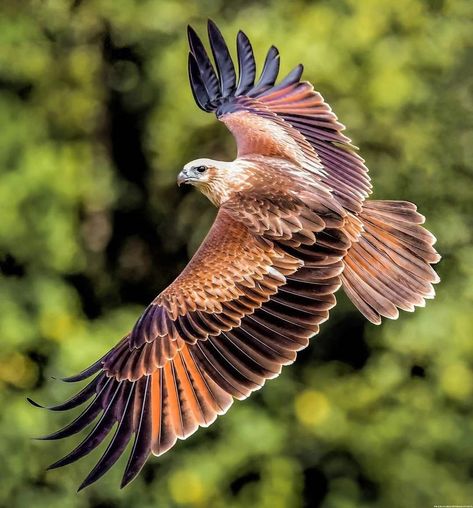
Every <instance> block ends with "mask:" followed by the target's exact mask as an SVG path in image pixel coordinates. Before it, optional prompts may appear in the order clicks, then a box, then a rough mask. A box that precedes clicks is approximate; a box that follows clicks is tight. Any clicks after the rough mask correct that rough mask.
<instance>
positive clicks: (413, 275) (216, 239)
mask: <svg viewBox="0 0 473 508" xmlns="http://www.w3.org/2000/svg"><path fill="white" fill-rule="evenodd" d="M208 36H209V42H210V48H211V52H212V55H213V63H212V61H211V59H210V57H209V54H208V53H207V51H206V49H205V48H204V45H203V43H202V41H201V40H200V39H199V37H198V36H197V34H196V32H195V31H194V30H193V29H192V28H191V27H189V28H188V37H189V46H190V51H189V63H188V64H189V79H190V85H191V90H192V93H193V95H194V99H195V101H196V103H197V105H198V106H199V107H200V108H201V109H203V110H204V111H206V112H213V113H215V114H216V116H217V118H218V119H219V120H220V121H222V122H223V123H224V124H225V125H226V126H227V127H228V129H229V130H230V131H231V133H232V134H233V136H234V137H235V139H236V143H237V149H238V154H237V157H236V159H235V160H233V161H231V162H223V161H216V160H211V159H197V160H194V161H192V162H190V163H188V164H186V166H185V167H184V169H183V170H182V171H181V172H180V173H179V176H178V177H177V182H178V184H179V185H181V184H190V185H193V186H194V187H196V188H197V189H199V190H200V191H201V192H202V193H203V194H204V195H205V196H207V197H208V199H209V200H210V201H211V202H212V203H213V204H214V205H215V206H216V207H217V208H218V213H217V216H216V218H215V221H214V223H213V225H212V227H211V229H210V231H209V232H208V234H207V236H206V238H205V239H204V241H203V242H202V245H201V246H200V247H199V249H198V250H197V252H196V253H195V254H194V256H193V258H192V259H191V260H190V262H189V264H188V265H187V266H186V268H185V269H184V270H183V271H182V273H181V274H180V275H179V276H178V277H177V278H176V280H175V281H174V282H173V283H172V284H171V285H170V286H169V287H167V288H166V289H164V291H162V292H161V293H160V294H159V295H158V296H157V297H156V298H155V299H154V300H153V301H152V302H151V304H150V305H149V306H148V307H147V308H146V310H145V311H144V312H143V314H142V315H141V317H140V318H139V319H138V321H137V322H136V324H135V325H134V327H133V329H132V330H131V332H130V333H128V334H127V335H126V336H125V337H124V338H123V339H122V340H121V341H120V342H119V343H118V344H117V345H116V346H115V347H114V348H112V349H111V350H110V351H109V352H108V353H106V354H105V355H104V356H103V357H102V358H101V359H100V360H98V361H97V362H95V363H94V364H93V365H91V366H90V367H89V368H87V369H86V370H84V371H83V372H81V373H80V374H78V375H76V376H72V377H69V378H66V379H65V380H66V381H68V382H77V381H82V380H85V379H87V378H90V377H92V376H95V377H93V379H92V380H91V381H90V382H89V383H88V384H87V385H86V386H85V388H83V389H82V390H80V391H79V393H77V394H76V395H75V396H73V397H72V398H70V399H69V400H68V401H66V402H64V403H63V404H60V405H57V406H53V407H50V408H49V409H52V410H54V411H65V410H69V409H73V408H75V407H77V406H79V405H81V404H84V403H86V402H87V403H88V405H87V407H86V408H85V409H84V411H83V412H82V413H81V414H80V415H79V416H78V417H77V418H76V419H75V420H73V421H72V422H71V423H70V424H69V425H67V426H66V427H64V428H63V429H61V430H59V431H57V432H55V433H53V434H50V435H49V436H45V437H44V438H42V439H59V438H65V437H68V436H71V435H73V434H76V433H78V432H80V431H81V430H83V429H84V428H86V427H87V426H89V425H91V424H92V422H94V421H96V423H95V425H94V426H93V427H92V430H90V433H89V434H88V435H87V436H86V437H85V439H84V440H83V441H82V442H81V443H80V444H79V445H78V446H77V447H76V448H75V449H74V450H72V451H71V452H70V453H69V454H68V455H66V456H65V457H64V458H62V459H61V460H59V461H57V462H56V463H54V464H52V465H51V466H50V468H57V467H60V466H64V465H66V464H70V463H72V462H74V461H76V460H78V459H80V458H81V457H83V456H85V455H87V454H88V453H90V452H91V451H92V450H94V449H95V448H96V447H97V446H99V445H100V444H101V442H102V441H103V440H104V439H105V438H106V437H107V435H108V434H109V433H110V432H111V431H112V428H113V427H115V430H114V435H113V437H112V439H111V441H110V443H109V445H108V446H107V447H106V449H105V451H104V453H103V455H102V457H101V458H100V460H99V461H98V463H97V464H96V465H95V467H94V468H93V469H92V471H91V472H90V473H89V475H88V476H87V478H86V479H85V480H84V482H83V483H82V484H81V486H80V487H79V489H81V488H84V487H86V486H88V485H90V484H91V483H93V482H95V481H96V480H97V479H99V478H100V477H101V476H102V475H103V474H104V473H105V472H107V471H108V470H109V469H110V467H112V465H113V464H114V463H115V462H116V461H117V459H118V458H119V457H120V455H121V454H122V453H123V451H124V450H125V448H126V446H127V445H128V443H129V442H130V440H131V439H133V446H132V450H131V453H130V456H129V459H128V463H127V465H126V468H125V472H124V475H123V480H122V487H123V486H125V485H126V484H128V483H129V482H130V481H131V480H132V479H133V478H134V477H135V476H136V475H137V474H138V473H139V471H140V470H141V468H142V467H143V465H144V464H145V462H146V460H147V458H148V457H149V455H150V454H153V455H156V456H159V455H162V454H163V453H165V452H166V451H168V450H169V449H170V448H172V447H173V446H174V444H175V443H176V441H177V440H178V439H185V438H187V437H189V436H190V435H191V434H193V433H194V432H195V431H196V430H197V429H198V428H199V427H207V426H209V425H210V424H211V423H212V422H213V421H214V420H215V419H216V418H217V416H218V415H222V414H224V413H225V412H226V411H227V410H228V408H229V407H230V406H231V405H232V403H233V400H234V399H240V400H241V399H245V398H247V397H248V396H249V395H250V394H251V393H252V392H253V391H255V390H258V389H259V388H261V387H262V386H263V385H264V383H265V381H266V380H267V379H272V378H275V377H277V376H278V375H279V374H280V372H281V369H282V367H283V365H288V364H291V363H293V362H294V361H295V360H296V356H297V352H298V351H300V350H301V349H303V348H305V347H306V346H307V345H308V344H309V339H310V338H311V337H312V336H314V335H315V334H316V333H317V332H318V331H319V327H320V324H321V323H322V322H324V321H325V320H327V319H328V317H329V311H330V309H331V308H332V307H333V306H334V305H335V303H336V300H335V293H336V292H337V290H339V289H340V288H343V290H344V291H345V293H346V294H347V295H348V297H349V298H350V300H351V301H352V302H353V304H354V305H355V306H356V307H357V308H358V309H359V311H360V312H361V313H362V314H363V315H364V316H365V317H366V318H367V319H368V320H369V321H371V322H372V323H375V324H379V323H380V322H381V318H382V317H386V318H391V319H396V318H397V317H398V315H399V311H398V310H399V309H402V310H406V311H413V310H414V308H415V307H416V306H424V305H425V299H428V298H432V297H433V296H434V289H433V286H432V285H433V284H434V283H437V282H438V281H439V278H438V276H437V274H436V273H435V271H434V270H433V269H432V267H431V264H434V263H436V262H438V261H439V259H440V256H439V255H438V254H437V252H436V251H435V249H434V248H433V244H434V242H435V238H434V237H433V235H432V234H431V233H429V232H428V231H427V230H426V229H424V228H423V227H422V226H421V224H422V223H423V222H424V217H423V216H422V215H420V214H419V213H418V212H417V210H416V206H415V205H414V204H412V203H408V202H405V201H376V200H368V199H367V198H368V196H369V194H370V192H371V183H370V178H369V176H368V170H367V168H366V166H365V165H364V161H363V159H362V158H361V157H360V156H359V155H358V153H357V151H356V148H355V147H354V146H353V145H352V144H351V140H350V139H349V138H348V137H347V136H345V135H344V134H343V132H342V131H343V130H344V126H343V125H342V124H341V123H340V122H339V121H338V120H337V117H336V116H335V114H334V113H333V112H332V110H331V108H330V106H329V105H328V104H327V103H326V102H325V101H324V99H323V98H322V96H321V95H320V94H319V93H318V92H316V91H315V90H314V88H313V86H312V85H311V84H310V83H308V82H307V81H301V76H302V70H303V68H302V65H298V66H297V67H295V68H294V70H293V71H292V72H290V73H289V74H288V75H287V76H286V77H284V78H283V79H282V80H281V81H279V82H276V79H277V76H278V71H279V52H278V50H277V49H276V48H275V47H274V46H272V47H271V48H270V49H269V51H268V53H267V56H266V59H265V62H264V65H263V69H262V71H261V74H260V76H259V78H258V79H257V80H256V64H255V58H254V55H253V50H252V47H251V44H250V41H249V40H248V38H247V36H246V35H245V34H244V33H243V32H241V31H240V32H239V33H238V36H237V41H236V43H237V59H238V73H237V72H236V71H235V65H234V62H233V61H232V58H231V57H230V53H229V50H228V47H227V45H226V43H225V41H224V39H223V37H222V34H221V33H220V31H219V30H218V28H217V27H216V25H215V24H214V23H213V22H212V21H209V23H208ZM31 402H32V401H31ZM33 404H35V405H38V404H36V403H33Z"/></svg>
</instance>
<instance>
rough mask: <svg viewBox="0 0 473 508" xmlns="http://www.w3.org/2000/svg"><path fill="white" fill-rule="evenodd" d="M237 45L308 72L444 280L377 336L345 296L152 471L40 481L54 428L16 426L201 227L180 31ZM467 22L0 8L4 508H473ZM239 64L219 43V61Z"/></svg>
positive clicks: (135, 305) (200, 6) (221, 153)
mask: <svg viewBox="0 0 473 508" xmlns="http://www.w3.org/2000/svg"><path fill="white" fill-rule="evenodd" d="M207 17H211V18H213V19H214V20H215V21H216V22H217V23H218V24H219V25H220V27H221V29H222V31H223V32H224V34H225V35H226V37H227V38H228V39H229V40H230V41H231V40H232V39H233V37H234V36H235V35H236V31H237V29H239V28H242V29H244V30H245V32H246V33H247V34H248V35H249V36H250V38H251V40H252V41H253V43H254V46H255V51H256V54H257V56H258V59H259V61H260V62H261V60H262V58H263V56H264V52H265V50H266V49H267V47H268V46H269V45H270V44H275V45H277V46H278V47H279V48H280V50H281V53H282V71H287V70H289V69H290V68H292V67H293V66H294V65H295V64H297V63H298V62H303V63H304V64H305V68H306V73H305V77H306V79H309V80H311V81H312V82H313V83H314V84H315V86H316V88H317V89H318V90H320V91H321V92H322V94H323V95H324V96H325V97H326V99H327V100H328V101H329V102H330V104H331V105H332V107H333V108H334V109H335V111H336V112H337V114H338V115H339V117H340V119H341V120H342V121H343V122H344V123H345V124H346V125H348V126H349V131H348V132H349V134H350V135H351V137H352V138H353V140H354V142H355V143H356V144H357V145H359V146H360V148H361V153H362V154H363V156H364V157H365V158H366V160H367V164H368V166H369V167H370V168H371V175H372V177H373V180H374V185H375V194H374V196H375V197H376V198H390V199H408V200H411V201H414V202H416V203H417V204H418V205H419V208H420V211H421V212H422V213H424V214H425V215H426V216H427V217H428V221H427V226H428V227H429V229H431V230H432V231H433V232H434V233H435V235H436V236H437V238H438V249H439V251H440V252H441V254H442V255H443V261H442V262H441V264H440V265H439V266H438V270H439V272H440V275H441V277H442V283H441V284H440V285H439V286H438V296H437V299H436V300H435V301H433V302H430V303H429V304H428V306H427V308H426V309H420V310H418V311H417V312H416V313H415V314H413V315H410V314H406V313H403V314H402V316H401V318H400V319H399V320H398V321H395V322H385V323H384V324H383V325H382V326H381V327H375V326H372V325H369V324H367V323H365V322H364V321H363V319H362V317H361V316H359V315H358V313H357V312H356V311H354V310H353V307H352V306H351V305H350V304H349V303H348V302H347V301H346V299H345V298H344V297H343V296H342V295H340V303H339V305H338V306H337V308H336V309H335V310H334V312H333V313H332V317H331V320H330V321H329V322H327V323H326V324H325V325H324V326H323V328H322V333H321V334H320V335H319V336H318V337H317V338H316V339H314V340H313V343H312V345H311V347H310V348H309V349H307V350H306V351H304V352H302V353H301V355H300V359H299V361H298V362H297V363H296V364H295V365H294V366H292V367H288V368H286V369H285V370H284V371H283V374H282V375H281V376H280V378H278V379H277V380H275V381H272V382H270V383H268V385H267V386H266V387H265V388H264V390H262V391H260V392H258V393H256V394H255V395H254V396H253V397H252V398H251V399H250V400H248V401H246V402H244V403H236V404H235V406H234V407H233V408H232V409H231V410H230V412H229V414H228V415H227V416H225V417H224V418H220V419H219V420H218V421H217V422H216V423H215V424H214V425H213V426H212V428H210V429H208V430H200V431H199V432H198V433H197V434H196V435H194V436H193V437H192V438H190V439H189V440H188V441H186V442H185V443H178V445H177V446H176V447H175V448H174V449H173V450H172V451H171V452H170V453H169V454H167V455H165V456H163V457H161V458H159V459H156V458H152V459H151V460H150V461H149V464H148V465H147V466H146V468H145V470H144V471H143V473H142V474H141V476H140V477H139V478H138V479H137V480H136V481H135V482H134V483H133V484H132V485H130V486H129V487H128V488H127V489H125V490H124V491H120V490H119V489H118V484H119V477H120V475H121V470H122V469H123V467H124V464H125V462H124V460H121V461H120V462H119V464H118V467H116V468H115V469H114V470H113V471H112V472H111V473H110V474H108V475H107V476H106V477H105V478H104V479H103V480H102V481H101V482H100V483H99V484H98V485H94V486H93V487H91V488H90V489H87V490H86V491H85V492H81V493H80V494H78V495H77V494H76V493H75V488H76V487H77V486H78V484H79V483H80V480H81V479H82V478H83V477H84V476H85V474H86V473H87V471H88V470H89V469H90V468H91V465H92V464H93V461H94V460H97V459H98V457H99V454H98V453H94V454H93V457H88V458H87V459H83V460H82V461H80V463H78V464H75V465H73V466H69V467H67V468H64V469H61V470H57V471H52V472H49V473H46V472H45V467H46V466H47V465H48V464H49V463H51V462H52V461H54V460H55V459H57V458H58V457H59V456H61V455H64V454H65V453H66V452H68V451H69V450H70V449H71V448H72V447H73V443H72V442H65V443H63V442H60V443H58V444H56V445H55V444H52V443H41V442H37V441H31V440H30V436H34V435H40V434H45V433H47V432H48V431H50V430H52V429H53V428H54V427H56V426H59V425H60V424H64V423H65V422H66V420H67V418H68V416H65V415H60V414H51V413H48V412H45V411H41V410H37V409H34V408H32V407H31V406H29V405H28V404H27V403H26V401H25V396H26V395H31V396H33V397H34V398H37V399H39V400H40V401H41V402H51V403H53V402H55V401H58V400H61V399H63V398H65V397H67V396H68V395H70V394H71V386H68V385H64V384H62V383H60V382H59V381H55V380H52V379H51V376H56V375H58V376H63V375H68V374H71V373H73V372H76V371H79V370H81V369H82V368H83V367H85V366H86V365H88V364H90V363H91V362H92V361H93V360H95V359H96V358H97V357H99V356H101V355H102V354H103V353H104V352H105V351H106V350H108V349H109V348H110V347H111V346H112V345H113V344H115V343H116V342H117V341H118V339H119V338H120V337H121V336H122V335H123V334H124V333H125V332H126V331H127V330H128V329H129V328H130V327H131V326H132V325H133V323H134V320H135V319H136V317H137V316H138V315H139V313H140V311H141V309H142V308H143V306H144V305H145V304H146V303H147V302H148V301H149V300H150V299H151V298H153V296H154V295H155V294H156V293H157V292H158V291H159V290H160V289H162V288H163V287H164V285H165V284H167V283H169V282H170V281H171V280H172V279H173V278H174V277H175V276H176V274H178V273H179V271H180V270H181V269H182V267H183V266H184V264H185V262H186V260H187V259H188V256H189V255H190V254H191V253H192V251H193V250H194V249H195V248H196V246H197V245H198V243H199V242H200V240H201V238H202V236H203V235H204V233H205V231H206V230H207V228H208V226H209V224H210V223H211V220H212V218H213V216H214V213H215V212H214V210H213V209H212V208H211V206H210V204H209V203H207V201H206V200H205V198H204V197H203V196H201V195H199V194H197V193H196V192H195V191H189V190H177V188H176V186H175V183H174V182H175V177H176V174H177V172H178V171H179V170H180V168H181V167H182V166H183V164H184V163H185V162H187V161H188V160H190V159H193V158H196V157H199V156H210V157H214V158H223V159H225V158H231V157H233V154H234V145H233V140H232V138H231V136H230V135H229V134H228V133H227V132H226V131H225V129H224V127H223V126H222V125H220V124H219V123H218V122H216V121H215V119H214V117H213V116H212V115H206V114H204V113H202V112H200V111H199V110H198V109H197V108H196V106H195V105H194V103H193V99H192V96H191V93H190V90H189V87H188V84H187V76H186V56H187V48H186V44H187V42H186V33H185V28H186V25H187V23H192V24H193V25H194V26H195V27H196V28H197V29H199V30H200V31H201V32H202V31H204V30H205V26H204V22H205V19H206V18H207ZM472 26H473V2H471V0H430V1H426V0H425V1H423V0H385V1H383V2H378V1H376V0H335V1H328V0H326V1H317V2H308V1H307V2H304V1H302V0H295V1H291V2H286V1H284V0H265V1H263V0H261V1H259V2H249V1H245V2H238V3H237V2H225V1H224V0H203V1H200V2H196V1H191V0H171V1H164V0H143V1H138V0H83V1H80V0H76V1H72V0H71V1H66V0H36V1H16V0H2V2H1V4H0V125H1V126H2V134H1V136H0V266H1V269H2V275H1V279H0V327H1V348H0V402H1V407H2V411H1V415H0V436H1V438H0V456H1V457H2V467H1V473H0V505H1V506H5V507H9V508H23V507H26V506H35V507H38V508H40V507H43V506H44V507H46V506H47V507H49V508H54V507H57V508H59V507H60V508H67V507H86V506H95V507H99V506H100V507H115V506H116V507H130V506H137V507H138V506H139V507H143V508H145V507H157V506H159V507H160V508H163V507H171V506H172V507H174V506H176V507H178V506H190V507H239V506H251V507H261V508H266V507H267V508H278V507H280V508H283V507H302V506H323V507H324V508H351V507H357V508H359V507H375V506H376V507H387V508H389V507H396V508H397V507H400V506H402V507H404V506H405V507H416V508H417V507H421V506H422V507H429V506H433V505H436V504H439V505H440V504H472V503H473V484H472V476H473V418H472V416H473V415H472V412H473V402H472V401H473V370H472V366H473V317H472V316H473V313H472V311H473V306H472V303H473V268H472V266H473V264H472V258H473V245H472V241H471V240H472V238H471V237H472V226H473V224H472V217H473V213H472V212H473V185H472V184H473V171H472V160H473V78H472V69H473V29H472ZM232 46H233V44H232Z"/></svg>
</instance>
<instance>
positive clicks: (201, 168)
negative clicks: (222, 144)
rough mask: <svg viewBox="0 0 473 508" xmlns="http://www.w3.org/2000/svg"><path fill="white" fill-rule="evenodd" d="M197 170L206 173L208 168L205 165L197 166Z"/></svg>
mask: <svg viewBox="0 0 473 508" xmlns="http://www.w3.org/2000/svg"><path fill="white" fill-rule="evenodd" d="M195 170H196V171H197V172H198V173H204V172H205V171H206V170H207V168H206V167H205V166H196V167H195Z"/></svg>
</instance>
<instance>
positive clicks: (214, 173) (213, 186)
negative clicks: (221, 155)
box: [177, 159, 246, 206]
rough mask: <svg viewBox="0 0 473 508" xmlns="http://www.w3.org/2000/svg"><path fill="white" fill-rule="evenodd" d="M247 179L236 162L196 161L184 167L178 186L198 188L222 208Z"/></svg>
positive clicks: (178, 178)
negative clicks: (187, 185)
mask: <svg viewBox="0 0 473 508" xmlns="http://www.w3.org/2000/svg"><path fill="white" fill-rule="evenodd" d="M245 179H246V178H245V176H244V171H243V168H241V167H240V166H239V165H238V163H236V162H223V161H215V160H212V159H196V160H194V161H191V162H189V163H187V164H186V165H185V166H184V169H183V170H182V171H181V172H180V173H179V175H178V177H177V184H178V185H181V184H184V183H187V184H190V185H193V186H194V187H197V188H198V189H199V190H200V192H202V194H204V195H205V196H207V197H208V198H209V199H210V201H212V203H213V204H214V205H216V206H220V205H221V204H222V203H223V202H224V201H225V200H226V199H227V198H228V197H229V195H230V193H231V192H232V190H239V188H240V185H241V182H242V181H243V180H245Z"/></svg>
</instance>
